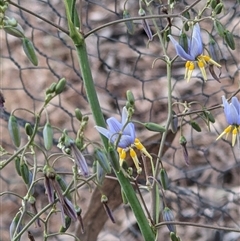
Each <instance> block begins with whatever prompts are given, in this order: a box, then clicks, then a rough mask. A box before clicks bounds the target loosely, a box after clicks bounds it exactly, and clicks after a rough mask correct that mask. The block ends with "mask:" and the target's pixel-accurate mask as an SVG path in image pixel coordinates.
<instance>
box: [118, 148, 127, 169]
mask: <svg viewBox="0 0 240 241" xmlns="http://www.w3.org/2000/svg"><path fill="white" fill-rule="evenodd" d="M117 151H118V153H119V164H120V167H121V166H122V164H123V162H124V161H125V159H126V151H125V150H124V149H122V148H120V147H118V149H117Z"/></svg>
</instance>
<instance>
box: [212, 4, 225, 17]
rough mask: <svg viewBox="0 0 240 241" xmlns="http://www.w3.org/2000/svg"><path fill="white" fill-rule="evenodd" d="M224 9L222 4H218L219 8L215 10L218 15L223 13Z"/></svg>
mask: <svg viewBox="0 0 240 241" xmlns="http://www.w3.org/2000/svg"><path fill="white" fill-rule="evenodd" d="M222 9H223V4H222V3H218V4H217V6H216V7H215V8H214V12H215V13H216V14H219V13H221V12H222Z"/></svg>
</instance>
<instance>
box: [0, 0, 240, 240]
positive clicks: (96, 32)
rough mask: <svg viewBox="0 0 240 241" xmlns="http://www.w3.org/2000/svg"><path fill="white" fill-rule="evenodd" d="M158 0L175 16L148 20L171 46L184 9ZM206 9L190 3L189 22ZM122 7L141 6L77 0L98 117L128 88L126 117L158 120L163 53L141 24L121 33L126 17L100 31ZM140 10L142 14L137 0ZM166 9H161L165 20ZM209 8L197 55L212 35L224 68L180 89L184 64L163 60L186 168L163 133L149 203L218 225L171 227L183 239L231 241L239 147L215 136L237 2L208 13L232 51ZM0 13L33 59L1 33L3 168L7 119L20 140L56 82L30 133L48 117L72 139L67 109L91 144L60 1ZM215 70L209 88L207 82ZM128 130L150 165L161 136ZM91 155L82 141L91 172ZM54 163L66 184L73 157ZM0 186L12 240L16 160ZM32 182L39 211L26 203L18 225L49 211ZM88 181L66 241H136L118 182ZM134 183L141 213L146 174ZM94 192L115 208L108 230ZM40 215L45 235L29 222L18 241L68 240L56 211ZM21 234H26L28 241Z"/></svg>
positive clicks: (117, 106) (118, 103)
mask: <svg viewBox="0 0 240 241" xmlns="http://www.w3.org/2000/svg"><path fill="white" fill-rule="evenodd" d="M0 2H1V1H0ZM168 2H172V3H174V4H175V5H174V10H173V12H170V10H169V9H170V8H169V6H170V5H168V4H167V3H165V1H163V3H162V2H161V1H153V2H152V3H151V6H152V7H151V9H152V11H153V12H152V14H155V15H160V16H162V15H164V14H169V15H170V16H173V17H171V18H166V17H162V18H156V24H157V27H158V29H159V30H160V31H162V30H164V29H165V28H166V26H167V25H168V24H169V21H170V20H169V19H171V25H172V28H171V34H172V35H173V37H174V38H176V39H177V37H178V36H179V33H180V31H179V29H181V28H182V22H181V21H179V18H178V17H177V16H178V14H179V13H180V12H181V11H183V10H184V9H185V8H186V7H189V6H190V5H191V4H192V3H193V2H192V1H168ZM216 2H219V1H216ZM205 4H206V1H196V4H195V5H194V6H193V7H192V8H190V10H189V14H190V19H192V20H193V19H194V18H195V17H196V16H198V15H199V14H200V11H201V9H202V8H203V7H204V5H205ZM124 6H125V7H126V6H127V9H128V11H129V13H130V15H131V16H132V17H137V16H138V11H139V2H138V1H133V0H129V1H127V2H126V3H124V2H123V1H116V0H115V1H108V0H105V1H104V0H101V1H87V0H86V1H80V2H77V4H76V9H77V11H80V10H81V13H82V15H81V21H82V23H83V26H82V29H81V31H82V32H83V33H84V34H85V37H86V44H87V50H88V56H89V60H90V65H91V71H92V75H93V79H94V83H95V88H96V91H97V94H98V98H99V101H100V105H101V108H102V112H103V114H104V117H105V118H106V119H107V118H109V117H111V116H114V117H116V118H120V113H121V111H122V107H123V106H124V105H125V104H126V91H127V90H131V91H132V93H133V95H134V97H135V112H134V115H133V120H138V121H141V122H144V123H146V122H155V123H158V124H161V125H165V123H166V120H167V117H168V110H169V109H168V88H169V86H168V85H167V69H166V63H165V62H164V61H162V59H159V58H160V57H161V58H162V57H163V56H164V55H165V52H164V50H163V49H162V48H161V46H160V43H159V39H158V38H157V37H156V36H154V38H153V40H152V41H149V38H148V36H147V35H146V33H145V31H144V30H143V27H142V20H141V19H137V20H134V21H133V22H134V34H130V33H129V31H127V27H126V24H125V23H124V22H121V23H116V24H109V25H108V26H105V27H102V28H101V26H102V25H104V24H108V23H110V22H113V21H117V20H120V19H122V18H123V13H124ZM144 7H145V8H146V9H147V7H146V6H145V5H144ZM166 9H167V10H168V11H169V12H167V13H166ZM211 11H212V10H211V8H208V9H207V10H206V12H205V13H204V15H203V16H202V18H203V21H201V22H200V23H199V24H200V26H201V34H202V38H203V43H204V46H205V47H206V50H207V49H209V36H211V37H212V38H213V39H214V40H215V42H216V46H217V58H218V62H219V63H220V64H221V66H222V67H221V69H215V71H216V74H215V76H214V74H213V75H212V76H211V75H210V74H209V73H208V81H207V82H205V81H204V80H203V77H202V75H201V72H200V70H198V69H196V70H194V72H193V75H192V78H191V80H190V81H189V82H187V81H186V80H185V79H184V73H185V68H184V64H185V63H184V61H183V60H182V59H181V58H178V59H177V60H176V61H175V62H174V63H173V66H172V69H171V73H172V82H171V83H172V86H171V87H172V93H171V96H172V102H173V110H174V112H175V114H176V115H177V117H178V119H179V123H180V121H181V131H182V133H184V137H185V138H186V141H187V151H188V158H189V165H186V160H185V159H186V156H184V149H183V147H182V146H181V145H180V144H179V138H180V136H181V133H180V131H179V129H178V131H177V132H176V133H173V132H171V131H170V130H169V131H168V135H167V139H166V141H165V147H164V151H163V153H164V155H163V156H162V159H161V161H162V163H163V165H164V168H165V170H166V171H167V174H168V177H169V183H170V184H169V188H168V190H167V191H160V201H159V202H160V203H161V205H160V206H161V208H163V201H162V200H164V204H166V203H167V206H168V207H170V208H171V210H172V211H173V213H174V216H175V220H176V221H179V222H182V224H184V222H191V223H193V224H203V225H213V226H215V227H216V228H215V229H208V228H203V227H201V228H198V227H192V226H191V225H184V226H183V225H179V226H177V230H178V236H179V237H180V238H181V240H206V241H210V240H224V241H237V240H240V234H239V232H236V229H238V230H239V226H240V221H239V220H240V219H239V215H240V212H239V205H240V188H239V184H240V178H239V172H240V149H239V147H237V146H235V147H232V143H231V140H230V139H224V138H223V139H221V140H218V141H216V138H217V137H218V135H219V134H220V133H221V132H222V131H223V129H224V128H225V126H226V120H225V117H224V112H223V109H222V106H221V103H222V101H221V97H222V95H225V96H226V98H230V97H232V96H233V95H236V96H238V99H239V94H238V90H239V86H240V81H239V50H240V47H239V38H240V30H239V22H240V18H239V14H240V11H239V3H238V1H225V2H224V10H223V12H222V13H220V14H219V15H218V19H219V21H220V22H221V23H222V24H223V26H224V27H225V28H226V29H228V30H229V31H230V32H231V33H232V34H233V37H234V40H235V50H232V49H231V47H229V45H228V44H227V42H226V40H224V39H223V38H222V37H221V36H219V33H218V32H217V31H216V28H215V26H214V25H213V21H212V19H211V18H210V17H209V16H210V15H211ZM33 13H34V14H33ZM174 14H175V15H174ZM6 15H7V16H9V17H11V18H15V19H17V21H18V22H19V23H20V24H21V26H22V27H23V29H24V32H25V36H27V37H28V38H29V39H31V41H32V42H33V45H34V48H35V50H36V54H37V57H38V66H33V65H32V64H31V62H30V61H29V60H28V59H27V57H26V55H25V54H24V51H23V48H22V41H21V39H19V38H16V37H14V36H11V35H10V34H7V33H5V32H4V31H1V34H0V38H1V41H0V43H1V54H0V55H1V60H0V61H1V62H0V68H1V71H0V73H1V92H2V94H3V96H4V99H5V103H4V106H5V107H4V108H3V109H2V111H1V146H2V148H3V149H2V150H1V151H2V154H1V160H2V164H1V165H3V164H4V161H5V160H6V153H5V152H4V150H6V151H7V152H8V153H9V154H7V157H9V156H10V154H13V153H14V152H16V151H17V150H16V149H15V147H14V146H13V144H12V141H11V138H10V136H9V131H8V120H9V117H10V115H11V112H12V111H13V110H15V109H17V111H15V112H14V113H15V116H16V117H17V121H18V124H19V125H20V126H21V129H20V131H21V136H22V143H26V142H27V141H28V137H27V135H26V134H25V128H24V127H25V126H26V123H30V125H31V126H33V125H34V122H35V117H34V115H33V114H32V113H38V111H39V110H40V108H41V106H42V105H43V104H44V102H45V91H46V89H47V88H49V86H50V85H51V84H52V83H53V82H58V81H59V79H61V78H62V77H64V78H66V80H67V86H66V88H65V90H64V91H63V93H61V94H60V95H58V96H56V97H55V98H54V99H53V100H51V102H50V103H49V104H48V106H47V108H46V112H47V114H46V117H45V115H42V116H41V120H40V126H42V127H43V126H44V125H45V123H46V121H47V120H50V122H51V125H52V126H54V127H56V128H59V129H61V130H64V129H65V130H67V131H68V133H69V135H70V136H72V137H73V138H74V137H75V136H76V135H77V132H78V130H79V121H78V120H77V119H76V116H75V109H76V108H79V109H80V110H81V112H82V113H83V115H85V116H88V117H89V121H88V125H87V126H86V128H85V130H84V139H85V140H88V141H89V143H90V142H91V143H95V142H98V141H99V140H100V137H99V134H98V132H97V130H96V129H95V128H94V126H95V123H94V119H93V117H92V111H91V109H90V107H89V103H88V99H87V95H86V92H85V88H84V84H83V80H82V73H81V72H80V70H79V66H78V59H77V54H76V51H75V48H74V45H73V43H72V41H71V39H70V38H69V37H68V35H67V34H66V33H68V30H67V20H66V14H65V10H64V3H63V1H59V0H48V1H47V0H46V1H41V0H38V1H37V0H34V1H31V2H29V1H25V0H21V1H20V0H18V1H16V2H13V1H12V2H11V1H9V5H8V9H7V12H6ZM149 15H151V14H149ZM174 16H175V17H174ZM46 20H48V21H49V22H46ZM147 21H148V24H149V26H150V28H151V30H152V32H153V33H155V32H156V26H154V24H153V22H152V20H151V19H147ZM180 22H181V23H180ZM56 26H57V27H56ZM175 26H177V27H175ZM163 33H164V32H161V33H160V34H162V36H163V38H166V39H167V38H168V37H167V36H164V34H163ZM166 46H167V53H168V56H169V57H170V58H174V56H175V55H176V52H175V49H174V47H173V45H172V44H171V42H166ZM207 72H209V71H208V70H207ZM216 75H217V76H218V78H219V82H218V81H217V80H216V78H214V77H216ZM186 107H188V113H184V108H186ZM202 107H204V108H206V109H207V110H210V111H211V114H212V115H213V116H214V119H215V122H214V123H211V124H210V125H208V123H207V124H206V121H205V120H204V118H202V116H201V110H202ZM24 109H26V110H27V111H25V110H24ZM199 110H200V111H199ZM198 111H199V112H198ZM189 113H190V114H191V113H192V114H191V115H190V114H189ZM189 116H190V117H191V118H189ZM182 117H184V118H182ZM192 120H194V121H195V123H197V125H198V126H199V127H200V128H201V131H196V130H195V129H196V128H195V129H194V128H192V126H191V125H190V122H191V121H192ZM55 130H57V129H55ZM136 132H137V136H138V137H139V139H140V140H141V142H142V143H144V145H145V147H146V149H147V150H148V152H149V153H151V155H152V156H153V157H154V158H155V159H156V157H157V155H158V149H159V144H160V141H161V138H162V135H161V134H153V132H150V131H148V130H146V129H145V128H144V127H143V126H142V125H140V124H137V123H136ZM60 136H61V133H60V134H59V132H57V131H54V135H53V144H54V145H53V148H52V149H51V153H54V152H57V151H59V149H58V148H57V144H58V139H59V138H60ZM35 141H36V143H37V145H39V146H41V145H43V135H42V131H38V133H37V135H36V140H35ZM93 151H94V150H93V146H92V145H88V146H87V147H86V148H85V151H84V155H85V156H86V159H87V162H88V165H89V167H90V168H91V172H92V173H93V170H92V166H93V157H92V156H93ZM26 159H27V163H28V165H29V166H30V167H32V168H33V166H34V163H35V160H34V158H33V156H32V154H31V151H30V150H29V151H28V152H27V153H26ZM36 159H37V165H38V168H39V169H41V168H42V167H43V166H44V160H45V156H44V154H43V153H42V152H39V153H37V155H36ZM129 162H131V161H129ZM54 165H55V166H54V167H55V168H56V169H57V170H58V173H59V174H61V175H62V176H63V177H64V178H65V180H66V182H67V183H69V182H71V180H72V179H71V175H70V174H71V171H72V162H71V161H69V160H68V159H67V158H65V159H64V158H62V159H61V160H60V161H56V164H54ZM130 165H131V164H130ZM0 180H1V185H0V188H1V197H0V200H1V205H0V210H1V214H0V215H1V216H0V217H1V218H0V220H1V222H0V228H1V230H0V233H1V235H0V240H1V241H5V240H10V238H9V227H10V224H11V222H12V220H13V218H14V216H15V215H16V213H17V212H18V211H19V209H20V208H21V205H22V204H21V203H22V199H21V198H20V197H22V198H23V197H24V196H25V195H26V193H27V188H26V185H25V184H24V182H23V180H22V178H21V177H20V176H19V175H18V174H17V172H16V170H15V164H14V161H12V162H10V163H9V164H8V165H7V166H4V168H2V169H1V172H0ZM36 180H38V181H36V183H35V191H34V198H35V199H36V203H35V204H36V209H37V210H35V209H34V206H33V205H32V207H31V204H28V205H29V206H28V208H29V213H30V214H29V215H28V216H27V217H26V222H27V220H29V219H30V217H32V215H33V214H34V213H39V212H40V210H42V209H43V208H44V207H46V205H48V201H47V196H46V194H45V188H44V185H43V175H42V173H41V172H40V173H39V174H38V175H37V179H36ZM90 180H91V179H90ZM90 180H89V181H87V182H86V183H85V185H83V184H84V182H83V184H82V185H81V186H80V187H79V189H78V194H79V196H78V198H77V203H78V205H79V206H80V207H81V209H82V213H81V216H82V219H83V226H84V229H85V232H84V233H82V232H81V231H82V230H81V225H80V224H76V223H72V224H71V227H70V229H69V231H68V232H69V233H72V234H76V236H77V237H79V239H80V240H90V241H92V240H143V238H142V236H141V234H140V232H139V228H138V226H137V224H136V220H135V218H134V216H133V214H132V212H131V210H130V208H129V207H128V205H123V204H122V197H121V189H120V187H119V184H118V182H117V181H116V179H114V178H113V176H112V175H108V176H107V177H106V178H105V181H104V183H103V185H102V186H101V188H98V187H96V188H95V185H94V183H91V182H90ZM138 182H139V183H140V184H139V185H141V187H143V191H142V192H141V193H142V196H143V198H144V200H145V202H146V204H147V207H148V209H149V210H150V209H151V196H150V193H149V192H148V191H147V190H146V188H145V184H146V179H145V177H144V175H141V176H140V177H139V178H138ZM99 190H100V191H99ZM16 194H17V195H16ZM101 194H105V195H106V196H107V197H108V201H109V202H108V205H109V208H110V209H111V210H112V211H113V213H112V214H113V216H114V219H115V224H113V223H112V222H111V220H110V219H109V218H108V217H107V215H106V212H105V210H104V208H103V205H102V203H101ZM47 214H48V212H47V211H46V212H43V213H42V214H41V216H40V218H41V220H45V219H47V218H49V220H48V222H47V223H48V228H47V230H48V233H49V234H52V236H49V237H48V238H47V239H46V237H45V239H44V235H43V230H44V229H45V228H46V227H44V225H41V227H40V226H39V225H38V223H37V222H35V223H33V224H32V225H31V226H30V227H29V229H28V232H29V233H28V232H25V233H24V235H25V236H23V239H25V240H27V239H29V240H74V238H73V236H70V235H63V234H62V235H54V234H56V233H57V232H58V230H59V227H60V226H61V221H60V215H59V213H56V215H55V216H54V215H52V216H51V217H48V216H47ZM160 221H162V217H160ZM217 227H219V229H218V228H217ZM220 227H229V228H232V229H234V230H235V231H231V230H228V231H226V230H225V231H224V230H222V229H221V228H220ZM159 233H160V235H159V240H168V239H169V231H168V229H167V227H166V226H162V227H161V228H160V229H159ZM31 235H32V236H33V237H34V239H31Z"/></svg>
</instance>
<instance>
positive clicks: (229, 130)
mask: <svg viewBox="0 0 240 241" xmlns="http://www.w3.org/2000/svg"><path fill="white" fill-rule="evenodd" d="M231 130H232V126H231V125H230V126H228V127H227V128H226V129H225V130H224V132H225V133H226V134H228V133H230V132H231Z"/></svg>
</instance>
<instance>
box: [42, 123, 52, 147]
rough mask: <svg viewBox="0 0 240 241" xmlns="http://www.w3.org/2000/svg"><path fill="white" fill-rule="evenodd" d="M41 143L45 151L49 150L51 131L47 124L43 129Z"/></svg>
mask: <svg viewBox="0 0 240 241" xmlns="http://www.w3.org/2000/svg"><path fill="white" fill-rule="evenodd" d="M43 141H44V146H45V148H46V150H50V149H51V148H52V145H53V129H52V126H51V125H50V123H49V122H47V123H46V124H45V126H44V128H43Z"/></svg>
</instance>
